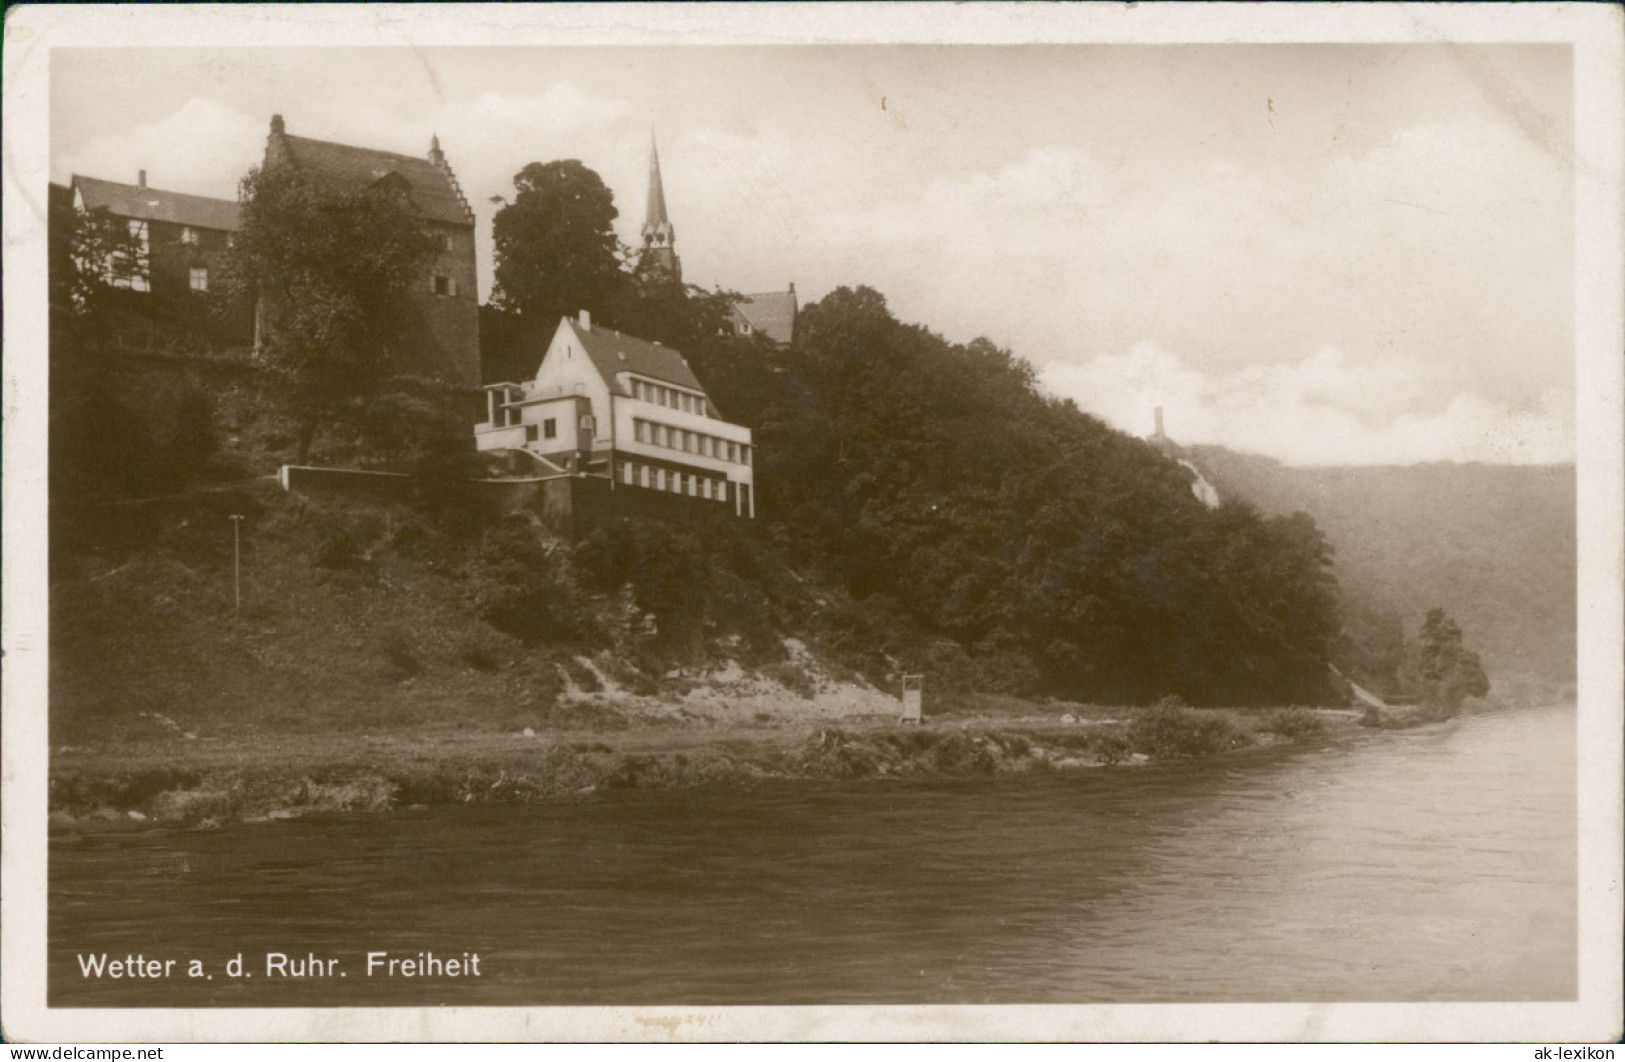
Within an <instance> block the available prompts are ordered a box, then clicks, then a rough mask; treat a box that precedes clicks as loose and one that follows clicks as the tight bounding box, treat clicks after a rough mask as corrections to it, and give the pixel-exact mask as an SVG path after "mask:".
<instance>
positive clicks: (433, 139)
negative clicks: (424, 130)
mask: <svg viewBox="0 0 1625 1062" xmlns="http://www.w3.org/2000/svg"><path fill="white" fill-rule="evenodd" d="M429 161H430V162H432V163H434V164H435V165H436V166H439V165H442V164H444V163H445V161H446V153H445V152H444V151H441V150H440V134H439V133H430V134H429Z"/></svg>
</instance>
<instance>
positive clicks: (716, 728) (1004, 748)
mask: <svg viewBox="0 0 1625 1062" xmlns="http://www.w3.org/2000/svg"><path fill="white" fill-rule="evenodd" d="M1034 707H1035V708H1036V707H1037V706H1034ZM1047 707H1050V708H1051V709H1053V708H1054V707H1055V706H1047ZM1064 709H1065V710H1062V711H1059V712H1057V711H1054V710H1051V711H1049V712H1045V713H1043V714H1037V713H1036V712H1035V713H1034V714H1028V715H1019V714H1012V713H1009V712H1000V713H997V714H970V715H963V716H958V717H953V718H948V719H940V720H935V721H930V722H927V723H925V724H922V725H910V726H904V725H901V724H900V723H898V722H897V720H896V719H895V717H894V716H891V715H878V714H873V713H871V714H863V715H844V716H843V715H838V714H834V713H832V712H825V713H819V712H817V711H816V710H815V711H811V712H805V713H803V714H802V715H800V716H768V715H767V714H766V713H758V715H760V716H762V718H754V719H752V720H751V721H749V722H739V721H726V722H719V721H709V720H704V721H701V720H693V719H669V720H664V721H659V722H649V721H645V723H644V725H640V726H636V727H628V728H626V729H619V730H605V729H557V730H546V731H541V732H538V731H536V730H534V729H530V728H527V729H525V730H521V731H518V732H478V731H466V730H431V729H419V730H407V731H400V732H389V733H344V734H253V735H238V736H213V737H211V736H199V735H195V734H190V733H184V732H178V731H176V732H167V733H163V734H159V735H154V736H151V737H147V738H143V739H139V740H134V741H128V740H125V741H119V742H116V743H110V744H107V745H68V746H60V747H58V748H56V749H53V750H52V770H51V789H50V808H51V821H52V825H53V828H54V829H56V830H58V831H59V832H60V831H69V832H77V831H81V830H84V829H100V828H114V827H123V826H129V825H141V824H152V823H168V824H175V825H180V826H186V827H192V828H211V827H214V826H219V825H223V824H225V823H227V822H234V821H256V820H276V819H285V818H292V817H296V816H298V815H303V814H311V813H321V812H385V811H392V810H399V809H404V808H413V807H425V806H436V805H448V804H531V803H547V802H568V801H581V800H591V799H594V798H595V797H597V796H598V795H600V794H603V793H606V792H612V791H615V790H621V789H683V788H692V787H730V788H745V787H749V786H752V785H756V784H759V783H761V782H765V781H770V780H787V781H795V780H829V779H855V778H887V777H910V776H922V775H943V776H979V775H980V776H990V775H998V774H1011V773H1021V772H1030V771H1057V770H1075V769H1089V768H1104V769H1124V768H1131V767H1136V766H1141V765H1145V764H1148V763H1153V762H1158V761H1167V760H1174V759H1197V758H1205V757H1208V756H1213V755H1226V754H1233V753H1237V752H1240V751H1241V750H1245V749H1259V748H1269V747H1275V746H1280V745H1284V744H1292V743H1296V742H1309V741H1323V740H1326V739H1328V738H1332V737H1333V736H1335V735H1337V734H1339V733H1343V732H1347V733H1352V732H1353V731H1354V730H1355V728H1356V726H1357V724H1358V718H1359V717H1358V713H1354V712H1348V711H1333V710H1308V709H1291V710H1285V711H1282V710H1277V711H1274V712H1249V711H1231V710H1218V709H1212V710H1195V709H1177V708H1163V709H1110V708H1100V707H1090V706H1079V705H1069V706H1064Z"/></svg>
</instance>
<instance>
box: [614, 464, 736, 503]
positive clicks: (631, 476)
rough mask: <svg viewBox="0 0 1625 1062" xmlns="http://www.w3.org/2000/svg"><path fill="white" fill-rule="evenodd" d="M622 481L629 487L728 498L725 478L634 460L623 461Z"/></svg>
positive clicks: (707, 497) (716, 498)
mask: <svg viewBox="0 0 1625 1062" xmlns="http://www.w3.org/2000/svg"><path fill="white" fill-rule="evenodd" d="M621 482H622V483H625V484H626V485H627V486H629V487H650V488H652V489H654V490H664V491H670V492H671V493H673V494H686V495H688V496H689V497H690V498H705V499H707V500H708V501H727V500H728V481H727V480H725V479H712V478H711V477H709V476H697V475H695V474H694V473H692V472H678V471H676V470H675V469H666V468H652V467H650V466H649V465H640V464H637V463H636V462H634V461H623V462H621Z"/></svg>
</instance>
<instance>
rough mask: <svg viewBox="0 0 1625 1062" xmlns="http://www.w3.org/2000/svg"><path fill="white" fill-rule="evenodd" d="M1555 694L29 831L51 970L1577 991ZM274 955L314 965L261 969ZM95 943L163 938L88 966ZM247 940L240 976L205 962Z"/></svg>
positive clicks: (1143, 990)
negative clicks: (1234, 743) (1053, 744)
mask: <svg viewBox="0 0 1625 1062" xmlns="http://www.w3.org/2000/svg"><path fill="white" fill-rule="evenodd" d="M1574 723H1575V718H1574V710H1573V709H1572V708H1542V709H1528V710H1522V711H1508V712H1500V713H1491V714H1483V715H1475V716H1470V717H1465V718H1462V719H1459V720H1456V721H1453V722H1451V723H1448V724H1444V725H1441V726H1436V727H1429V728H1424V729H1419V730H1412V731H1403V732H1384V733H1369V732H1362V733H1361V734H1359V735H1358V736H1356V737H1353V738H1349V737H1347V736H1340V737H1339V738H1338V739H1337V740H1336V741H1334V742H1327V743H1326V744H1325V745H1323V746H1321V747H1315V746H1313V745H1311V746H1308V747H1303V748H1299V749H1294V750H1291V751H1267V752H1256V753H1244V754H1240V755H1237V756H1233V757H1229V758H1226V759H1223V760H1221V761H1217V762H1210V763H1205V764H1198V765H1182V766H1154V767H1144V768H1137V769H1129V768H1115V769H1105V768H1103V769H1087V770H1078V771H1070V772H1056V773H1052V774H1032V775H1018V776H1008V777H999V778H989V779H976V780H957V779H956V780H940V779H939V780H919V779H914V780H877V781H869V782H859V783H843V784H838V785H837V784H822V783H820V784H801V783H796V784H791V783H773V784H764V785H762V786H759V787H756V788H753V789H748V790H736V791H718V790H690V791H676V792H629V793H624V794H615V795H610V796H606V797H603V798H601V799H594V800H591V801H589V802H586V803H579V804H569V805H551V806H534V807H468V808H436V809H428V810H420V811H403V812H397V813H392V814H386V815H350V816H344V815H334V816H326V817H308V818H303V819H298V820H293V821H287V822H276V823H268V824H244V825H237V826H231V827H227V828H224V829H219V830H211V831H179V830H163V829H154V830H149V831H139V832H126V833H109V834H101V835H96V836H91V837H89V838H87V839H85V840H84V841H82V842H80V843H77V844H73V845H67V844H56V845H54V846H53V849H52V852H51V865H50V883H49V890H50V891H49V931H50V960H49V961H50V985H49V990H50V994H49V998H50V1003H51V1005H52V1006H113V1005H117V1006H144V1005H166V1006H199V1005H225V1006H248V1005H257V1006H264V1005H273V1006H274V1005H283V1004H287V1005H294V1004H297V1005H304V1006H323V1005H361V1004H380V1003H389V1004H411V1005H426V1004H436V1003H448V1004H455V1003H464V1004H474V1003H477V1004H486V1005H518V1004H532V1005H540V1004H688V1005H706V1004H712V1005H724V1004H772V1003H779V1004H815V1003H826V1004H840V1003H851V1004H882V1003H932V1002H936V1003H1102V1002H1173V1001H1237V1002H1310V1001H1328V1002H1331V1001H1458V1000H1558V999H1572V998H1574V996H1575V994H1576V991H1577V942H1576V932H1577V929H1576V897H1577V884H1576V844H1577V838H1576V812H1575V804H1576V793H1575V789H1574V783H1573V766H1574V758H1575V744H1574V742H1575V728H1574ZM371 951H376V952H388V953H390V954H391V956H393V957H397V958H400V957H407V958H410V957H415V956H416V955H417V954H418V953H419V952H434V953H435V954H436V955H437V956H439V957H442V958H447V957H449V958H456V959H462V958H463V956H464V953H470V954H476V953H477V954H478V955H479V957H480V963H481V965H480V974H479V976H478V977H473V976H463V977H457V978H447V977H439V978H432V979H431V978H409V977H404V976H394V977H385V976H381V975H378V976H372V977H368V976H367V972H366V959H365V954H366V953H367V952H371ZM270 952H280V953H284V954H287V955H289V956H291V957H295V958H301V959H302V958H305V957H307V956H308V955H310V954H312V953H314V954H315V955H316V956H317V957H318V958H321V959H324V960H326V959H337V960H338V962H337V965H336V966H332V967H329V969H331V970H332V972H333V975H331V976H328V977H325V978H321V979H315V978H304V979H293V978H284V977H276V976H269V977H268V976H267V975H266V974H267V971H266V968H265V956H266V954H267V953H270ZM103 953H105V954H109V955H112V956H115V957H119V958H122V957H124V956H125V955H126V954H129V953H139V954H141V955H142V956H143V957H145V958H147V959H148V960H151V959H154V958H156V959H158V960H160V961H162V960H164V959H168V958H173V959H175V960H177V963H178V965H177V966H176V967H174V968H173V973H172V974H171V975H170V976H167V977H160V978H150V979H149V978H137V979H118V980H113V979H109V978H107V977H103V978H95V977H86V976H84V975H83V974H82V971H81V957H82V956H85V955H97V954H103ZM239 953H240V954H242V955H243V956H244V967H245V969H246V970H247V971H248V972H250V973H252V974H254V976H252V977H236V978H234V977H230V976H227V973H226V966H225V964H226V962H227V960H229V959H231V958H233V957H234V956H236V955H238V954H239ZM191 958H197V959H200V960H202V961H203V962H204V966H203V968H202V969H203V970H204V971H205V972H206V974H207V975H208V976H206V977H198V978H191V977H187V976H185V971H186V960H188V959H191ZM398 969H399V968H398ZM465 969H466V965H465ZM340 972H342V973H343V974H344V976H342V977H340V976H337V974H338V973H340Z"/></svg>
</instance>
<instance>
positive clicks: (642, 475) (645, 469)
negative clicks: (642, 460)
mask: <svg viewBox="0 0 1625 1062" xmlns="http://www.w3.org/2000/svg"><path fill="white" fill-rule="evenodd" d="M638 483H639V485H640V486H644V487H647V486H648V485H649V466H648V465H639V466H638Z"/></svg>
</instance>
